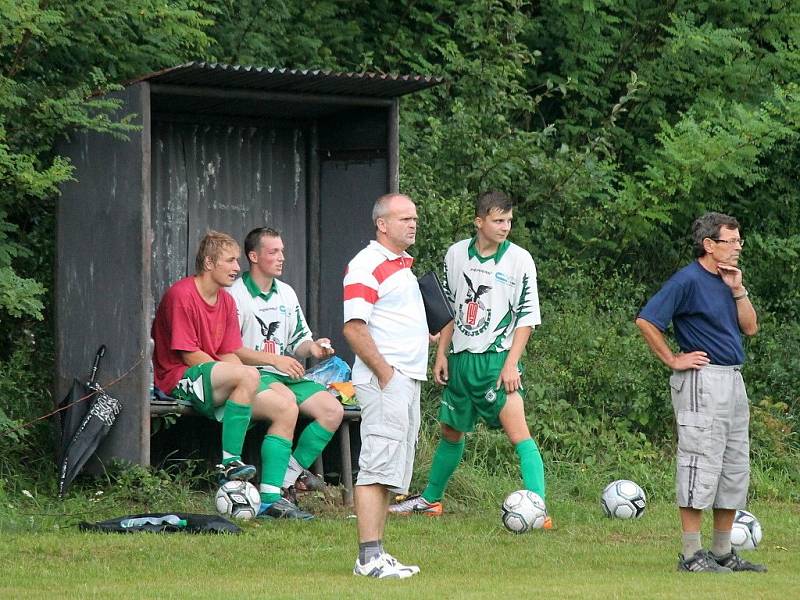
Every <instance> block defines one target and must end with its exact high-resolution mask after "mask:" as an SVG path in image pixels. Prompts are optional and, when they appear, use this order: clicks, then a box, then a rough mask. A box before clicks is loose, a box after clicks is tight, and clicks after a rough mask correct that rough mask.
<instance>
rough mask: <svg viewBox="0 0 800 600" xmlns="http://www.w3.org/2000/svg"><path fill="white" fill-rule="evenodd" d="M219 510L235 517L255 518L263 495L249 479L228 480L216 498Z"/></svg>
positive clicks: (225, 514) (215, 502)
mask: <svg viewBox="0 0 800 600" xmlns="http://www.w3.org/2000/svg"><path fill="white" fill-rule="evenodd" d="M214 505H215V506H216V508H217V512H218V513H219V514H221V515H224V516H226V517H233V518H234V519H245V520H247V519H253V518H254V517H255V516H256V515H257V514H258V509H259V507H260V506H261V495H260V494H259V493H258V490H257V489H256V486H254V485H253V484H252V483H250V482H249V481H228V482H226V483H224V484H222V486H221V487H220V488H219V489H218V490H217V496H216V498H214Z"/></svg>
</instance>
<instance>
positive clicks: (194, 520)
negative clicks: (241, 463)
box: [78, 512, 242, 533]
mask: <svg viewBox="0 0 800 600" xmlns="http://www.w3.org/2000/svg"><path fill="white" fill-rule="evenodd" d="M171 515H175V516H177V517H178V518H179V519H181V520H183V521H186V524H185V525H184V524H180V525H175V524H172V523H170V522H168V521H164V520H163V519H164V518H165V517H168V516H171ZM131 519H143V520H147V519H149V520H151V521H155V523H143V524H140V525H133V526H125V527H123V523H124V522H125V521H129V520H131ZM78 529H80V530H81V531H100V532H106V533H135V532H139V531H150V532H156V533H178V532H182V531H185V532H186V533H241V532H242V530H241V529H239V527H238V526H237V525H234V524H233V523H231V522H230V521H229V520H228V519H225V518H224V517H220V516H218V515H196V514H192V513H176V512H171V513H142V514H139V515H125V516H124V517H116V518H114V519H109V520H107V521H100V522H98V523H86V522H83V523H80V524H79V525H78Z"/></svg>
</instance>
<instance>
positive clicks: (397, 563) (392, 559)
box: [383, 552, 419, 575]
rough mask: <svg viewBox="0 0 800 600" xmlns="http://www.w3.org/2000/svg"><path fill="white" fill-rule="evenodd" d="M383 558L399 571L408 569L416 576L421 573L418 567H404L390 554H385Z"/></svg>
mask: <svg viewBox="0 0 800 600" xmlns="http://www.w3.org/2000/svg"><path fill="white" fill-rule="evenodd" d="M383 557H384V558H385V559H386V560H387V561H388V562H390V563H392V564H393V565H394V566H395V567H397V568H398V569H408V570H409V571H411V574H412V575H416V574H417V573H419V567H418V566H417V565H404V564H403V563H401V562H400V561H399V560H397V559H396V558H395V557H394V556H392V555H391V554H389V553H388V552H384V553H383Z"/></svg>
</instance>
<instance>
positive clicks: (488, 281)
mask: <svg viewBox="0 0 800 600" xmlns="http://www.w3.org/2000/svg"><path fill="white" fill-rule="evenodd" d="M444 268H445V280H444V284H443V285H444V290H445V294H446V296H447V298H448V299H449V300H450V302H452V304H453V309H454V311H455V315H456V316H455V329H454V331H453V352H463V351H465V350H466V351H468V352H473V353H482V352H503V351H505V350H508V349H509V348H511V342H512V341H513V339H514V330H516V329H517V327H528V326H530V327H534V326H536V325H539V324H540V323H541V322H542V319H541V315H540V313H539V293H538V290H537V287H536V265H534V263H533V258H531V255H530V253H529V252H528V251H527V250H524V249H523V248H520V247H519V246H517V245H516V244H512V243H511V242H509V241H505V242H503V243H502V244H500V247H499V248H498V249H497V252H496V253H495V254H494V256H490V257H482V256H480V255H479V254H478V251H477V249H476V248H475V238H473V239H471V240H461V241H460V242H457V243H455V244H453V245H452V246H450V248H449V249H448V251H447V255H446V256H445V258H444Z"/></svg>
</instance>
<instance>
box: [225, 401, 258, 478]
mask: <svg viewBox="0 0 800 600" xmlns="http://www.w3.org/2000/svg"><path fill="white" fill-rule="evenodd" d="M252 414H253V407H252V406H250V405H249V404H237V403H236V402H231V401H230V400H228V401H227V402H226V403H225V409H224V412H223V415H222V455H223V459H222V464H228V463H229V462H231V461H234V460H239V459H240V458H241V457H242V446H244V436H245V435H247V427H248V426H249V425H250V416H251V415H252Z"/></svg>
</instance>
